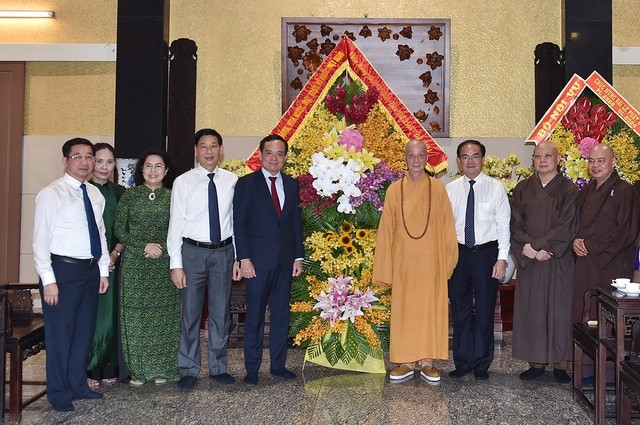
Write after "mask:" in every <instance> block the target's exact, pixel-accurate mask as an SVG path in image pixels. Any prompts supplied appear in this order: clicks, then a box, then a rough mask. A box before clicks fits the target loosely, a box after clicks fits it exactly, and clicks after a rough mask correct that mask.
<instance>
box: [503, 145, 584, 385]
mask: <svg viewBox="0 0 640 425" xmlns="http://www.w3.org/2000/svg"><path fill="white" fill-rule="evenodd" d="M559 165H560V155H559V154H558V149H557V148H556V146H555V145H554V144H553V143H552V142H548V141H544V142H541V143H539V144H538V145H537V146H536V147H535V148H534V149H533V167H534V169H535V175H533V176H531V177H530V178H528V179H526V180H523V181H521V182H519V183H518V185H517V186H516V187H515V189H514V191H513V196H512V197H511V254H512V256H513V258H514V259H515V260H516V262H517V264H518V284H517V285H516V293H515V302H514V309H513V342H512V347H513V350H512V354H513V356H514V357H516V358H518V359H522V360H526V361H527V362H529V369H527V370H526V371H524V372H522V373H521V374H520V379H522V380H525V381H529V380H532V379H537V378H540V377H542V376H543V375H544V373H545V367H546V364H549V365H552V367H553V377H554V379H555V380H556V382H558V383H561V384H566V383H569V382H571V378H570V377H569V375H568V374H567V370H570V368H571V358H572V350H571V346H572V335H571V323H572V321H571V310H570V309H568V308H567V301H568V300H570V299H571V297H572V290H573V284H572V283H573V281H572V278H571V277H572V276H573V273H574V266H575V260H574V256H573V250H572V243H573V239H574V237H575V235H576V232H577V231H578V203H577V199H578V187H577V186H576V185H575V184H573V182H571V180H569V179H567V178H565V177H564V176H563V175H562V174H561V173H559V172H558V166H559Z"/></svg>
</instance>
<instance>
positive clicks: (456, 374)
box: [449, 369, 471, 379]
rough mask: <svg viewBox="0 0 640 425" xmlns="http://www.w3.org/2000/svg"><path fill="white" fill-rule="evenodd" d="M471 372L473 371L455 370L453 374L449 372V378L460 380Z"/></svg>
mask: <svg viewBox="0 0 640 425" xmlns="http://www.w3.org/2000/svg"><path fill="white" fill-rule="evenodd" d="M469 372H471V371H470V370H463V369H455V370H452V371H451V372H449V378H453V379H459V378H462V377H463V376H464V375H466V374H467V373H469Z"/></svg>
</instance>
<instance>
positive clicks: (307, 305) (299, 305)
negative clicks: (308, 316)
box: [289, 301, 313, 313]
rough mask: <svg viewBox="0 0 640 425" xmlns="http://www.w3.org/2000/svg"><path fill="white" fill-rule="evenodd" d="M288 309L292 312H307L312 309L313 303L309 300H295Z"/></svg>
mask: <svg viewBox="0 0 640 425" xmlns="http://www.w3.org/2000/svg"><path fill="white" fill-rule="evenodd" d="M289 310H290V311H291V312H292V313H307V312H309V311H313V303H311V301H296V302H295V303H291V307H290V308H289Z"/></svg>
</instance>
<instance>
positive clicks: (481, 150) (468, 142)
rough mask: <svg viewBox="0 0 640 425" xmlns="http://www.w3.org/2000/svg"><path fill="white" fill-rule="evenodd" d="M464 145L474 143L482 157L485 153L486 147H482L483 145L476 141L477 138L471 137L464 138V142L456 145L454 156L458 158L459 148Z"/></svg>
mask: <svg viewBox="0 0 640 425" xmlns="http://www.w3.org/2000/svg"><path fill="white" fill-rule="evenodd" d="M464 145H476V146H478V147H479V148H480V154H481V155H482V157H483V158H484V155H485V154H486V153H487V148H485V147H484V145H483V144H482V143H480V142H478V141H477V140H473V139H469V140H465V141H464V142H462V143H460V144H459V145H458V149H456V156H457V157H458V158H460V150H461V149H462V147H463V146H464Z"/></svg>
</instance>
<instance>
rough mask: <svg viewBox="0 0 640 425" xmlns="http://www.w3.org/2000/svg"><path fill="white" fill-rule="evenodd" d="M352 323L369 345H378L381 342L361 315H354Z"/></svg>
mask: <svg viewBox="0 0 640 425" xmlns="http://www.w3.org/2000/svg"><path fill="white" fill-rule="evenodd" d="M354 325H355V327H356V330H357V331H358V332H360V334H362V336H364V337H365V338H366V340H367V343H368V344H369V345H370V346H371V347H373V348H377V347H380V345H381V343H380V339H379V338H378V335H376V333H375V332H374V331H373V329H371V325H370V324H369V323H368V322H367V321H366V320H365V319H364V318H363V317H362V316H358V317H356V321H355V323H354Z"/></svg>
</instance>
